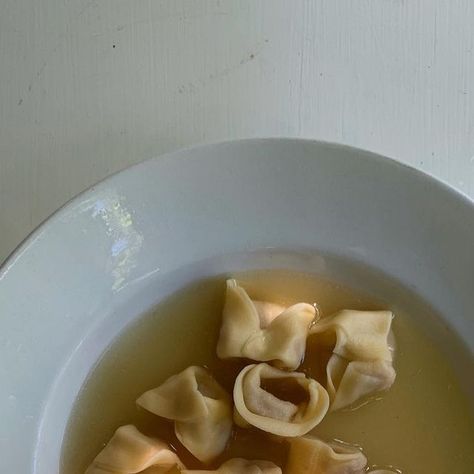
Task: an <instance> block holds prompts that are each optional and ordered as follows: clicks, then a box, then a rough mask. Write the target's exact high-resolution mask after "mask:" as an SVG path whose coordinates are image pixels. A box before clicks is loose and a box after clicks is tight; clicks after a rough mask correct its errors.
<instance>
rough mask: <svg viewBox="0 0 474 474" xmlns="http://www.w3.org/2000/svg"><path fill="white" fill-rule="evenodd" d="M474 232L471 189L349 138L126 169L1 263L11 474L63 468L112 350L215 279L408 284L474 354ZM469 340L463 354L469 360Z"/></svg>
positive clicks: (176, 156) (5, 450)
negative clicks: (298, 272)
mask: <svg viewBox="0 0 474 474" xmlns="http://www.w3.org/2000/svg"><path fill="white" fill-rule="evenodd" d="M473 243H474V206H473V203H472V202H471V201H469V200H468V199H467V198H465V197H463V196H461V195H460V194H458V193H457V192H455V191H453V190H452V189H450V188H449V187H447V186H446V185H444V184H441V183H440V182H437V181H435V180H433V179H432V178H430V177H428V176H426V175H424V174H422V173H420V172H418V171H415V170H414V169H411V168H409V167H407V166H403V165H401V164H399V163H397V162H394V161H391V160H388V159H386V158H382V157H379V156H376V155H374V154H371V153H368V152H365V151H361V150H355V149H351V148H347V147H342V146H338V145H332V144H326V143H318V142H314V141H304V140H290V139H267V140H249V141H239V142H231V143H222V144H217V145H210V146H203V147H199V148H194V149H190V150H184V151H179V152H176V153H171V154H168V155H165V156H161V157H159V158H156V159H153V160H150V161H147V162H145V163H142V164H140V165H138V166H135V167H133V168H130V169H128V170H127V171H125V172H122V173H119V174H117V175H115V176H113V177H111V178H109V179H108V180H106V181H104V182H102V183H100V184H99V185H97V186H95V187H94V188H92V189H90V190H89V191H87V192H85V193H84V194H81V195H80V196H78V197H77V198H76V199H74V200H73V201H72V202H70V203H69V204H68V205H67V206H65V207H64V208H62V209H61V210H60V211H59V212H57V213H56V214H55V215H54V216H53V217H51V218H50V219H49V220H48V221H47V222H46V223H45V224H43V225H42V226H41V227H40V228H39V229H38V230H36V231H35V232H34V233H33V234H32V235H31V236H30V237H29V238H28V239H27V240H26V241H25V242H24V243H23V244H22V245H21V246H20V248H19V249H18V250H17V251H16V252H15V253H14V254H13V255H12V256H11V257H10V259H9V260H8V261H7V262H6V263H5V265H4V266H3V268H2V270H1V272H0V317H1V320H0V361H1V362H0V370H1V379H0V380H1V384H0V400H1V403H0V420H1V423H0V472H2V473H3V472H5V473H7V472H8V473H15V474H17V473H18V474H20V473H22V474H23V473H24V474H27V473H35V474H53V473H56V472H58V463H59V456H60V449H61V442H62V437H63V433H64V429H65V426H66V422H67V419H68V415H69V413H70V410H71V407H72V404H73V402H74V399H75V396H76V395H77V393H78V390H79V389H80V387H81V384H82V382H83V381H84V379H85V377H86V375H87V373H88V372H89V370H90V369H91V367H92V366H93V364H94V362H95V361H96V360H97V358H98V357H99V355H100V354H101V352H102V351H103V350H104V348H105V347H106V346H107V345H109V344H110V342H111V341H112V339H113V338H115V337H116V336H117V334H118V333H119V332H120V331H121V330H122V329H123V328H124V327H125V326H126V325H127V324H128V323H129V322H130V321H131V320H132V319H134V318H136V317H137V316H138V315H139V314H141V313H142V312H143V311H144V310H146V309H147V308H149V307H150V306H152V305H153V304H155V303H156V302H157V301H159V300H160V299H161V298H163V297H164V296H165V295H167V294H169V293H170V292H172V291H174V290H175V289H177V288H178V287H181V286H183V285H184V284H185V283H187V282H189V281H190V280H194V279H196V278H199V277H201V276H205V275H210V274H216V273H222V272H225V271H229V270H232V271H236V270H239V269H248V268H258V267H270V268H271V267H288V268H294V269H304V270H309V271H312V272H315V273H321V274H324V275H327V276H330V277H334V278H337V279H340V280H343V281H344V282H346V283H349V284H351V285H353V286H358V287H362V288H365V289H366V290H367V289H370V291H372V292H374V293H377V294H381V295H384V296H388V297H390V295H392V297H394V295H395V294H396V293H395V291H396V290H395V288H398V287H399V285H401V286H403V287H405V288H409V289H411V290H413V291H415V292H416V293H417V294H418V295H419V296H420V297H421V298H423V299H424V300H425V301H426V302H427V303H428V304H430V305H431V306H432V307H433V308H434V309H435V310H436V311H437V312H438V313H439V314H441V315H442V318H443V322H444V323H445V324H447V325H449V327H450V328H452V330H453V331H455V332H457V333H458V335H459V338H460V340H462V341H464V344H465V347H467V348H468V355H467V357H468V359H464V363H465V362H466V360H467V361H468V362H470V361H469V357H470V356H472V351H473V345H474V344H473V341H474V317H473V308H474V281H473V280H474V249H473ZM364 267H365V270H364ZM368 269H369V270H368ZM382 274H383V275H384V277H383V278H382V277H381V276H380V275H382ZM394 282H396V283H395V284H394ZM435 320H436V318H435V317H433V321H432V322H428V326H427V327H429V328H431V327H433V328H434V327H435V326H436V325H437V324H438V323H439V321H435ZM435 333H436V330H433V334H435ZM440 344H442V342H440ZM445 349H447V348H445ZM450 349H451V348H450ZM461 352H462V351H453V350H450V352H449V354H450V357H451V358H452V361H453V363H454V364H455V365H456V364H457V365H459V361H460V360H461V358H462V357H463V356H462V354H461ZM464 357H465V356H464ZM467 388H468V389H471V390H472V384H471V385H470V386H468V387H467Z"/></svg>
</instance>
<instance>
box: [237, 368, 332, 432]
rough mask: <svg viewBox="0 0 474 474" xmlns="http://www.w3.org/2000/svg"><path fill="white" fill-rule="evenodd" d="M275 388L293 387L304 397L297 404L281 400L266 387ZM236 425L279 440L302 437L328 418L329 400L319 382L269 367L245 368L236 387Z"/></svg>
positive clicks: (303, 375)
mask: <svg viewBox="0 0 474 474" xmlns="http://www.w3.org/2000/svg"><path fill="white" fill-rule="evenodd" d="M269 384H274V385H275V387H276V388H277V389H278V385H279V386H280V387H281V388H288V386H289V385H290V384H294V386H295V388H297V389H298V391H300V392H303V393H304V399H303V400H302V401H300V402H298V403H293V402H291V401H288V400H285V399H281V398H278V394H277V395H275V394H273V393H271V391H269V390H266V389H265V385H269ZM234 404H235V417H234V418H235V421H236V423H237V424H239V425H241V426H242V425H245V424H250V425H252V426H255V427H257V428H259V429H261V430H263V431H267V432H268V433H272V434H275V435H279V436H288V437H294V436H301V435H304V434H306V433H307V432H308V431H310V430H311V429H313V428H314V427H315V426H316V425H317V424H318V423H320V422H321V420H322V419H323V418H324V416H325V415H326V413H327V411H328V408H329V396H328V393H327V392H326V390H325V389H324V387H323V386H322V385H321V384H319V383H318V382H317V381H316V380H313V379H310V378H307V377H306V376H305V374H303V373H300V372H285V371H283V370H280V369H277V368H275V367H272V366H270V365H268V364H265V363H262V364H253V365H249V366H247V367H245V368H244V369H243V370H242V371H241V372H240V373H239V375H238V376H237V378H236V380H235V385H234Z"/></svg>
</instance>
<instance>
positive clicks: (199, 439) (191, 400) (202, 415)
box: [137, 366, 232, 462]
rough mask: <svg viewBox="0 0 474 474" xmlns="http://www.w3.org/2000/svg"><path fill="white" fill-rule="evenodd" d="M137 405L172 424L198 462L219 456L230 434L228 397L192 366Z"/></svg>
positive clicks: (138, 401) (143, 396) (202, 370)
mask: <svg viewBox="0 0 474 474" xmlns="http://www.w3.org/2000/svg"><path fill="white" fill-rule="evenodd" d="M137 404H138V405H139V406H141V407H142V408H145V409H146V410H148V411H150V412H152V413H154V414H155V415H158V416H162V417H164V418H168V419H169V420H173V421H174V422H175V425H174V426H175V433H176V436H177V438H178V439H179V441H180V442H181V443H182V444H183V446H184V447H186V449H188V451H190V452H191V453H192V454H193V455H194V456H195V457H196V458H197V459H199V460H200V461H203V462H208V461H210V460H212V459H213V458H215V457H216V456H218V455H219V454H221V453H222V452H223V451H224V449H225V447H226V445H227V442H228V441H229V438H230V435H231V431H232V404H231V399H230V396H229V395H228V393H227V392H226V391H225V390H224V389H223V388H222V387H221V386H220V385H219V384H218V383H217V382H216V381H215V380H214V378H213V377H212V376H211V375H210V374H209V373H208V372H207V371H206V370H205V369H204V368H202V367H197V366H191V367H188V368H187V369H186V370H184V371H183V372H181V373H179V374H177V375H174V376H172V377H170V378H169V379H168V380H166V381H165V382H164V383H163V384H162V385H160V386H159V387H157V388H155V389H153V390H149V391H148V392H145V393H144V394H143V395H142V396H141V397H140V398H139V399H138V400H137Z"/></svg>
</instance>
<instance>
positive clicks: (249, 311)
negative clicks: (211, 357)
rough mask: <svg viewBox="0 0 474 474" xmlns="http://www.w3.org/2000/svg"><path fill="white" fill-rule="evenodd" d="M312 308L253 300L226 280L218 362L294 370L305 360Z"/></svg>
mask: <svg viewBox="0 0 474 474" xmlns="http://www.w3.org/2000/svg"><path fill="white" fill-rule="evenodd" d="M314 317H315V309H314V307H313V306H311V305H309V304H306V303H298V304H295V305H292V306H290V307H289V308H285V307H283V306H279V305H275V304H273V303H267V302H261V301H253V300H252V299H250V297H249V295H248V294H247V292H246V291H245V290H244V289H243V288H242V287H241V286H239V284H238V283H237V281H236V280H233V279H230V280H227V288H226V299H225V305H224V310H223V314H222V326H221V330H220V336H219V341H218V343H217V355H218V357H219V358H221V359H226V358H231V357H243V358H247V359H252V360H255V361H272V362H273V363H274V364H275V365H276V366H278V367H282V368H288V369H296V368H297V367H298V366H299V365H300V364H301V361H302V359H303V357H304V353H305V349H306V338H307V336H308V332H309V328H310V326H311V323H312V322H313V320H314Z"/></svg>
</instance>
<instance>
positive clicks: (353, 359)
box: [311, 310, 396, 410]
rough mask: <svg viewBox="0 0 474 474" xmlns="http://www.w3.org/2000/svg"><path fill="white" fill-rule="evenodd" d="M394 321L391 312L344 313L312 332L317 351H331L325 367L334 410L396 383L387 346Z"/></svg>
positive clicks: (390, 351)
mask: <svg viewBox="0 0 474 474" xmlns="http://www.w3.org/2000/svg"><path fill="white" fill-rule="evenodd" d="M392 318H393V315H392V313H391V312H390V311H354V310H343V311H340V312H338V313H336V314H334V315H332V316H329V317H327V318H323V319H322V320H320V321H318V322H317V323H316V324H315V325H314V326H313V328H312V329H311V334H312V335H314V337H315V338H316V339H315V340H316V344H317V346H318V349H320V350H323V351H330V352H331V355H330V357H329V360H328V363H327V366H326V378H327V383H326V388H327V390H328V393H329V396H330V398H331V410H338V409H340V408H344V407H347V406H349V405H351V404H353V403H354V402H356V401H357V400H360V399H361V398H363V397H365V396H367V395H370V394H371V393H374V392H378V391H381V390H387V389H388V388H390V387H391V385H392V384H393V382H394V380H395V375H396V374H395V370H394V368H393V365H392V359H393V357H392V350H391V348H390V346H389V343H388V337H389V333H390V327H391V323H392Z"/></svg>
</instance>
